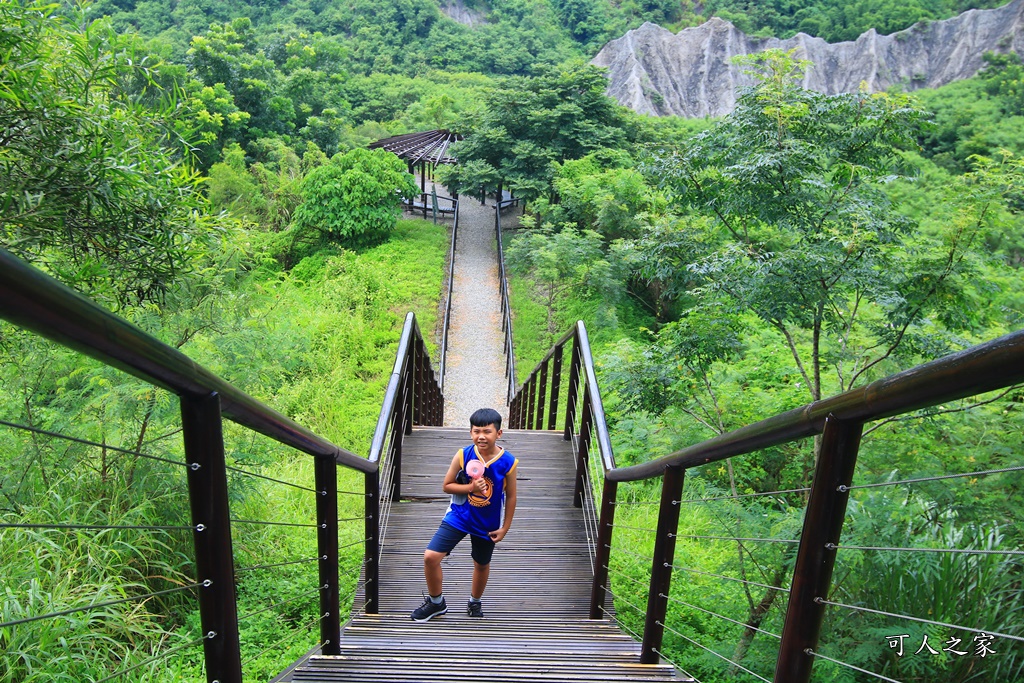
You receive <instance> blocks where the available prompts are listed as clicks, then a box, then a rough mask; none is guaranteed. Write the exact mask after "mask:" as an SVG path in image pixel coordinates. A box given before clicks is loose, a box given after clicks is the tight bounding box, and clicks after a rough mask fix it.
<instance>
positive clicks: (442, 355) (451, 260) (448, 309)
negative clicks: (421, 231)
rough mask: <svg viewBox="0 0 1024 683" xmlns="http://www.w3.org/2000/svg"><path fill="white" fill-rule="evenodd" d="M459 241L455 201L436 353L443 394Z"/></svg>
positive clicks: (457, 208)
mask: <svg viewBox="0 0 1024 683" xmlns="http://www.w3.org/2000/svg"><path fill="white" fill-rule="evenodd" d="M458 240H459V200H458V199H456V200H455V220H454V222H453V223H452V240H451V245H450V246H449V248H448V287H447V291H446V292H445V296H444V318H443V321H442V323H441V349H440V350H439V351H438V353H437V356H438V359H437V362H438V370H437V376H438V382H439V383H440V386H441V391H442V392H444V375H445V370H446V369H447V367H448V364H447V359H448V329H449V328H450V327H451V322H452V290H453V289H454V288H455V248H456V245H457V244H458Z"/></svg>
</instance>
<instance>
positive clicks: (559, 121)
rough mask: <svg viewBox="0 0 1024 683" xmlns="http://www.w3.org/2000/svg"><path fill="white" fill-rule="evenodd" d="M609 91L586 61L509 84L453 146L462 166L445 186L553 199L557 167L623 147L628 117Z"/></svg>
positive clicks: (448, 174) (444, 177) (599, 73)
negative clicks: (500, 189) (498, 189)
mask: <svg viewBox="0 0 1024 683" xmlns="http://www.w3.org/2000/svg"><path fill="white" fill-rule="evenodd" d="M606 87H607V79H606V78H605V76H604V73H603V72H602V71H601V70H600V69H598V68H597V67H593V66H590V65H584V64H573V65H570V66H568V67H565V68H562V69H557V70H551V71H549V72H548V73H546V74H545V75H543V76H538V77H536V78H520V79H510V80H509V81H508V82H507V83H505V84H504V87H502V88H501V89H498V90H495V91H494V92H493V93H491V95H490V96H488V98H487V101H486V103H485V109H484V111H483V113H482V114H481V115H480V116H479V118H478V119H477V120H476V121H474V122H473V123H471V125H470V131H469V132H468V134H467V135H466V138H465V139H464V140H463V141H462V142H460V143H458V145H456V146H455V149H454V152H455V154H456V155H457V156H458V158H459V161H460V165H459V166H454V167H451V168H449V169H445V170H444V172H443V173H442V175H441V178H442V181H443V182H444V183H445V184H446V185H447V186H448V188H449V189H450V190H452V191H454V192H462V193H473V192H476V191H479V189H480V188H481V187H487V188H494V187H495V181H497V182H498V183H502V184H503V185H504V186H505V187H507V188H509V189H511V190H513V191H514V192H515V193H516V195H517V196H519V197H522V198H523V199H525V200H527V201H532V200H534V199H537V198H538V197H542V196H546V195H548V194H550V192H551V182H552V179H553V177H554V167H553V166H552V164H554V163H556V162H562V161H565V160H566V159H578V158H580V157H582V156H584V155H585V154H587V153H588V152H592V151H594V150H597V149H601V148H603V147H617V146H620V145H622V144H623V143H624V142H625V140H626V133H625V131H624V130H623V129H624V127H625V118H624V117H623V115H622V113H621V112H620V108H619V106H618V105H617V104H616V103H615V102H614V101H613V100H612V99H610V98H609V97H608V96H607V95H605V94H604V91H605V88H606Z"/></svg>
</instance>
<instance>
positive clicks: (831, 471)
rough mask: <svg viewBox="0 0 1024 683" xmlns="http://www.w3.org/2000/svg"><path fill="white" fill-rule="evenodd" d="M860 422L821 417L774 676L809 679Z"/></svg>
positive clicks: (794, 681) (796, 682)
mask: <svg viewBox="0 0 1024 683" xmlns="http://www.w3.org/2000/svg"><path fill="white" fill-rule="evenodd" d="M863 426H864V425H863V423H861V422H856V421H846V420H838V419H836V418H835V417H834V416H833V415H829V416H828V417H826V418H825V429H824V431H823V432H822V436H821V451H820V453H819V454H818V463H817V465H816V467H815V469H814V482H813V483H812V484H811V493H810V497H809V498H808V500H807V510H806V511H805V512H804V527H803V531H802V532H801V534H800V545H799V546H798V548H797V554H796V565H795V566H794V567H793V582H792V585H791V587H790V593H789V606H788V607H787V608H786V622H785V624H784V626H783V628H782V642H781V644H780V645H779V658H778V660H777V661H776V663H775V680H776V681H786V682H787V683H790V682H792V683H806V682H807V681H809V680H810V678H811V667H812V666H813V665H814V657H813V656H812V655H811V654H809V652H808V651H811V650H813V649H814V648H815V647H817V645H818V636H819V634H820V632H821V622H822V620H823V619H824V617H825V605H822V604H819V603H818V602H817V600H819V599H823V600H827V599H828V592H829V586H830V585H831V581H832V570H833V568H834V567H835V561H836V546H837V545H838V544H839V537H840V536H841V535H842V531H843V520H844V519H845V518H846V503H847V502H848V501H849V498H850V493H849V491H848V490H846V487H848V486H849V485H850V482H851V481H852V480H853V470H854V467H855V466H856V464H857V451H858V450H859V448H860V437H861V433H862V430H863Z"/></svg>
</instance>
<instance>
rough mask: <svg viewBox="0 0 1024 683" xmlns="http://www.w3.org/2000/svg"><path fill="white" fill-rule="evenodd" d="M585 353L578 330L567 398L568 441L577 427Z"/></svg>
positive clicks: (573, 348) (573, 343) (573, 346)
mask: <svg viewBox="0 0 1024 683" xmlns="http://www.w3.org/2000/svg"><path fill="white" fill-rule="evenodd" d="M582 364H583V354H582V351H580V335H579V332H578V331H577V333H576V334H574V335H573V336H572V360H571V361H570V362H569V392H568V395H567V397H566V400H565V434H564V435H563V437H562V438H564V439H565V440H566V441H569V440H571V439H572V431H573V429H574V428H575V427H576V401H577V398H578V394H579V388H580V366H581V365H582Z"/></svg>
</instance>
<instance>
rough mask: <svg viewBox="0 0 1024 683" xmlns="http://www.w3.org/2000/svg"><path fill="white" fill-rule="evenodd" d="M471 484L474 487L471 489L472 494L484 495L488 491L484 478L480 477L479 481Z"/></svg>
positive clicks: (476, 480)
mask: <svg viewBox="0 0 1024 683" xmlns="http://www.w3.org/2000/svg"><path fill="white" fill-rule="evenodd" d="M470 483H471V484H472V485H473V488H472V489H471V491H470V493H473V492H475V493H483V492H484V491H485V490H486V489H487V482H486V481H484V478H483V477H480V478H479V479H474V480H473V481H471V482H470Z"/></svg>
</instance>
